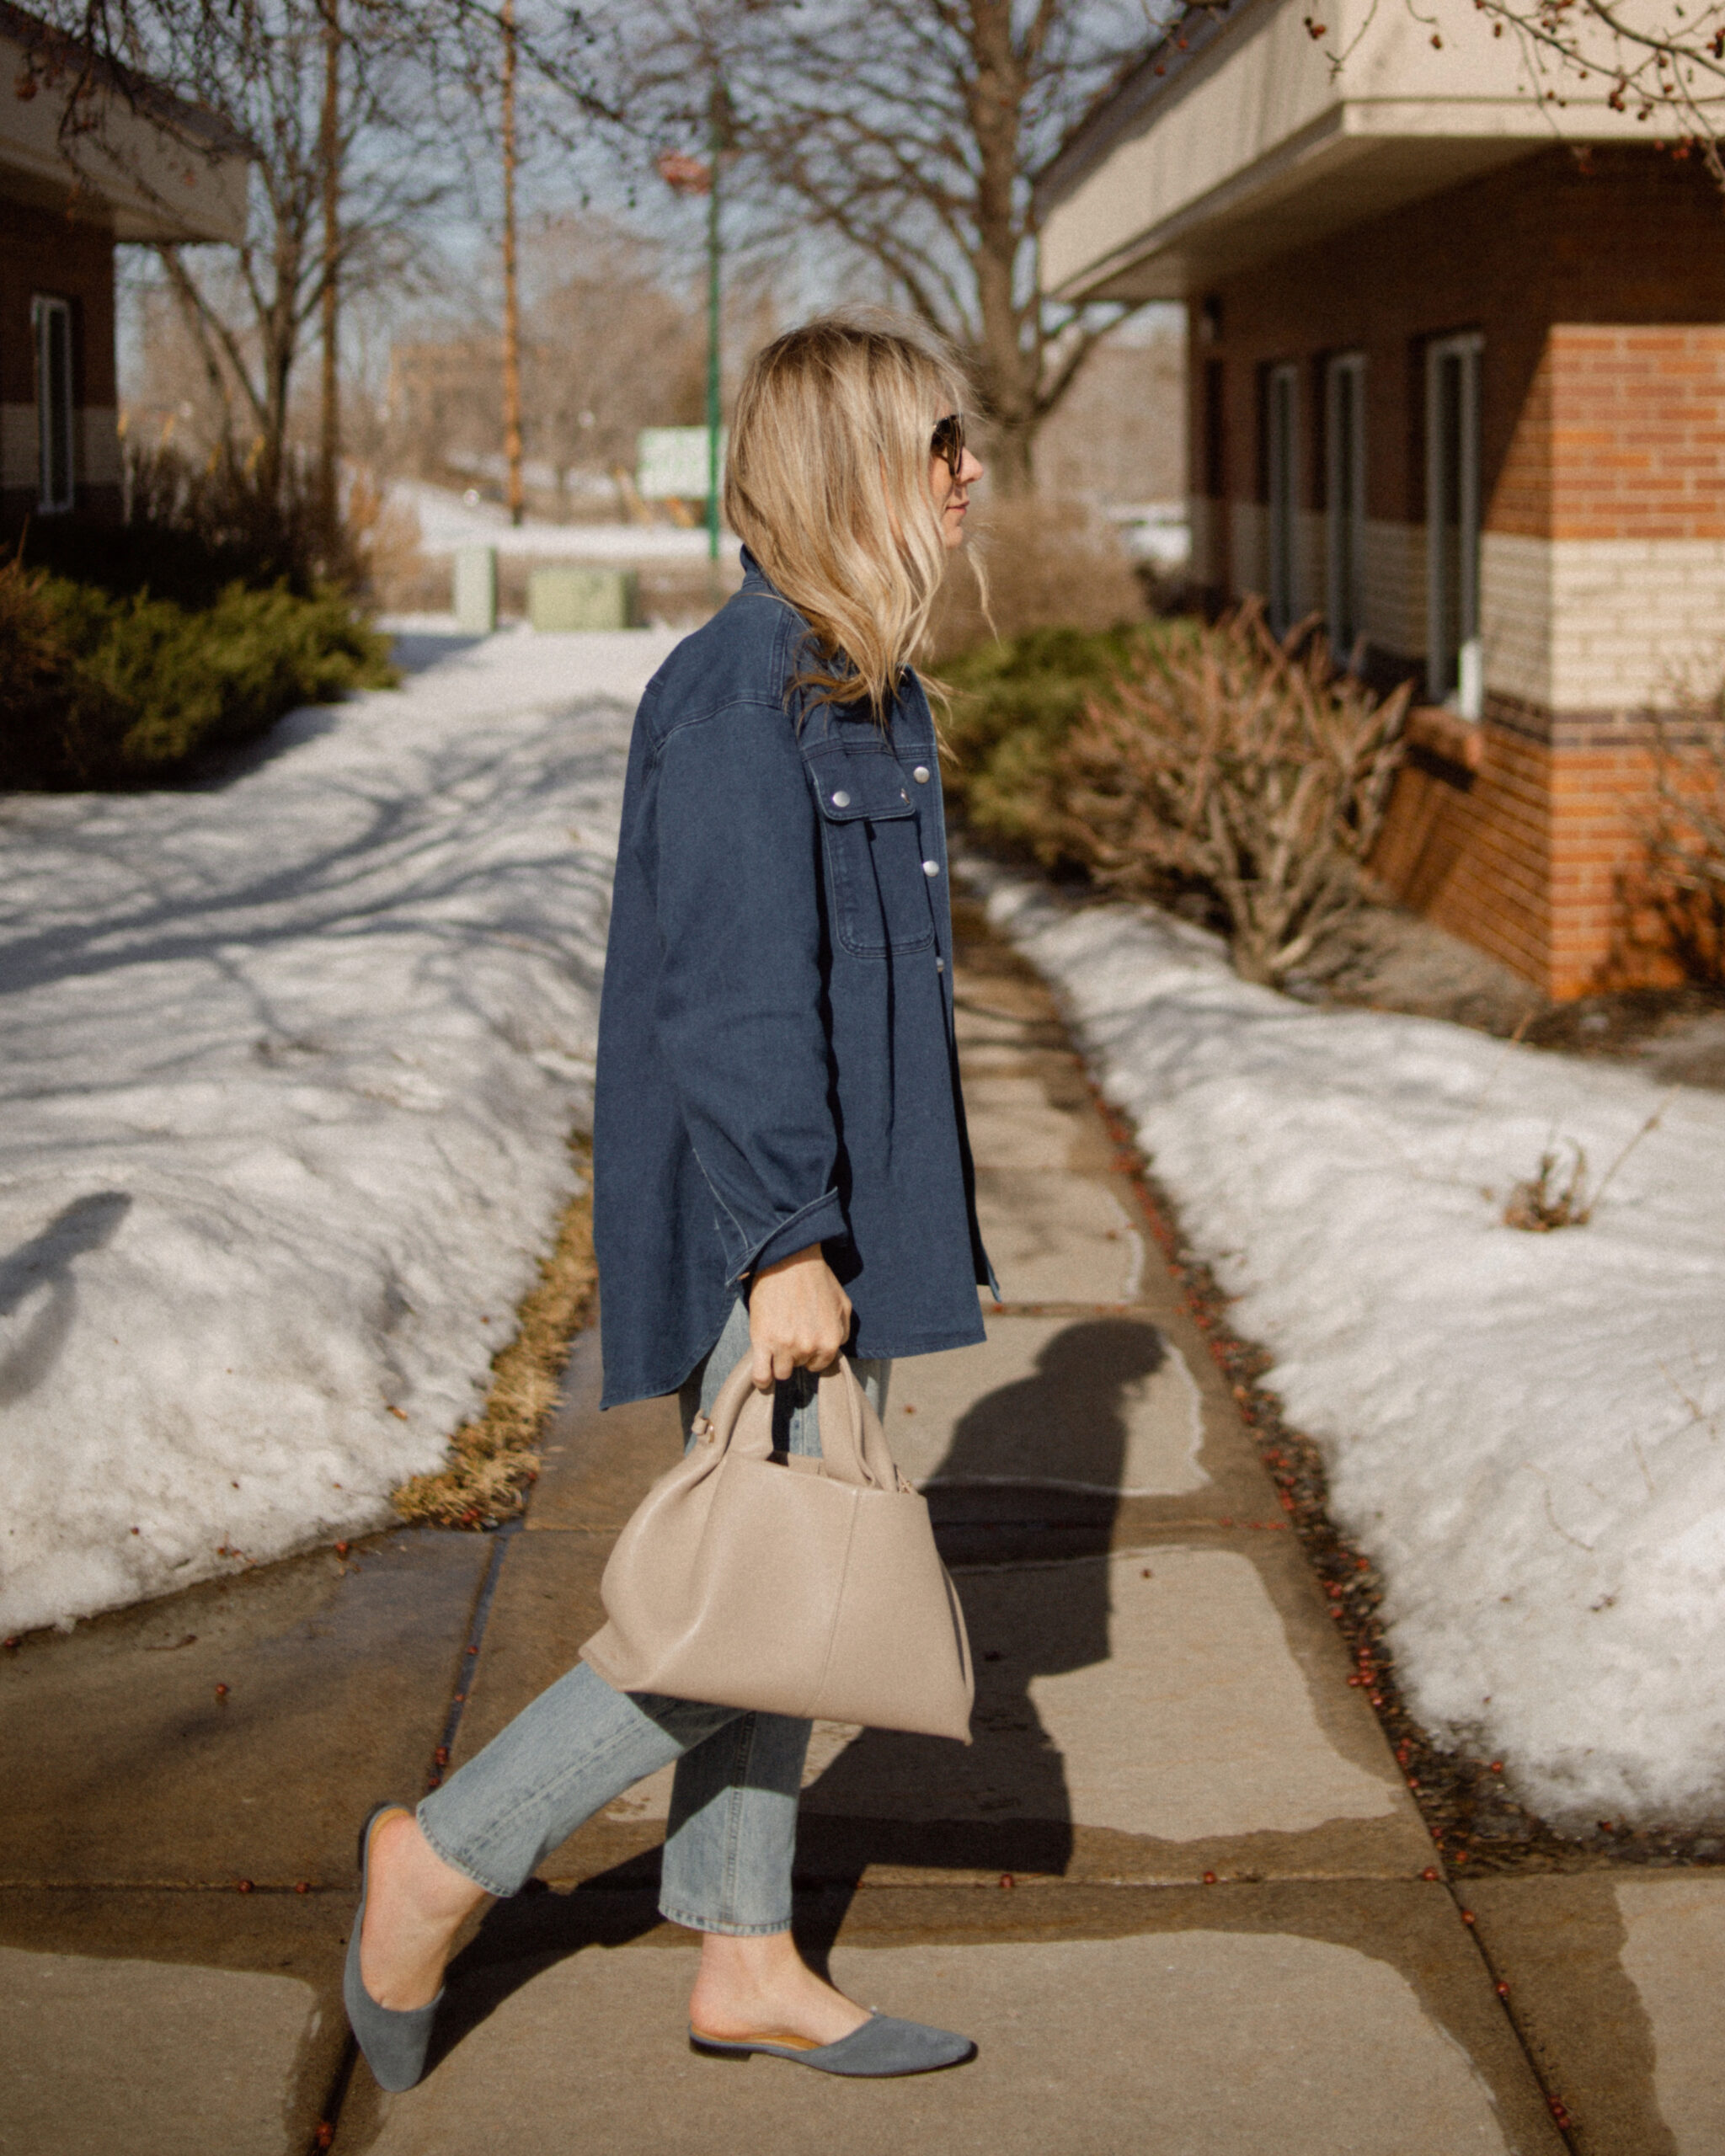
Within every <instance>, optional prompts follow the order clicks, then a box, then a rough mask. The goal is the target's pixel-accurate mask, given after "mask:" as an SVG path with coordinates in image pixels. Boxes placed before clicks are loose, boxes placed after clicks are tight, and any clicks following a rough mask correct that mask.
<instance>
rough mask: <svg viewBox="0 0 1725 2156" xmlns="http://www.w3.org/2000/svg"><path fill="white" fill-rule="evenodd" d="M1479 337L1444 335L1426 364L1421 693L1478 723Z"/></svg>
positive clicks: (1481, 686) (1481, 679) (1428, 354)
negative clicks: (1423, 686) (1423, 681)
mask: <svg viewBox="0 0 1725 2156" xmlns="http://www.w3.org/2000/svg"><path fill="white" fill-rule="evenodd" d="M1480 349H1481V339H1479V338H1477V337H1445V338H1444V339H1442V340H1441V341H1440V342H1439V343H1437V344H1431V345H1429V346H1428V347H1427V350H1426V362H1425V458H1426V464H1425V486H1426V511H1425V514H1426V654H1427V657H1426V691H1427V694H1428V695H1429V696H1430V697H1431V699H1432V702H1434V703H1441V704H1446V705H1448V707H1450V710H1451V711H1453V712H1456V713H1457V714H1458V716H1459V717H1461V718H1478V717H1479V714H1480V705H1481V702H1482V696H1483V692H1484V687H1485V682H1484V675H1483V671H1482V665H1481V659H1480V641H1479V520H1480V508H1479V361H1480Z"/></svg>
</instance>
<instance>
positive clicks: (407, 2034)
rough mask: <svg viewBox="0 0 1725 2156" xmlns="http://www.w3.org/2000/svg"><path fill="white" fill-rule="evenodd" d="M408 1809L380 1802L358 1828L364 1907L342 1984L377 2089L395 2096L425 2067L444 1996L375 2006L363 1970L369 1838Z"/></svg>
mask: <svg viewBox="0 0 1725 2156" xmlns="http://www.w3.org/2000/svg"><path fill="white" fill-rule="evenodd" d="M407 1808H408V1807H407V1806H406V1805H404V1804H380V1805H378V1806H377V1808H376V1809H375V1810H374V1811H373V1812H372V1813H371V1817H370V1818H369V1819H367V1820H366V1823H365V1825H364V1826H363V1827H362V1828H360V1906H359V1908H358V1909H357V1910H356V1911H355V1913H354V1928H353V1931H352V1934H351V1935H350V1938H349V1940H348V1942H347V1967H346V1970H345V1971H344V1974H343V1977H342V1983H341V1996H342V2001H343V2004H344V2005H345V2006H346V2008H347V2018H348V2020H349V2022H350V2025H351V2026H352V2029H353V2032H354V2036H355V2040H356V2041H357V2042H358V2044H359V2047H360V2050H361V2051H362V2052H364V2053H365V2054H366V2065H367V2066H369V2067H370V2068H371V2071H372V2073H373V2074H374V2075H376V2077H377V2085H378V2087H379V2088H380V2089H388V2090H389V2091H390V2092H391V2094H392V2095H399V2094H400V2093H401V2091H402V2090H403V2089H411V2088H412V2087H413V2086H414V2084H415V2083H416V2082H417V2081H418V2080H419V2078H420V2076H421V2075H422V2074H423V2073H425V2053H426V2052H427V2051H428V2050H430V2045H431V2025H432V2023H433V2022H434V2021H435V2020H436V2019H437V2009H438V2007H439V2006H440V2005H441V2004H442V2000H443V1993H442V1992H441V1991H440V1992H439V1993H438V1994H437V1996H436V1998H435V1999H433V2000H432V2001H431V2003H430V2005H429V2006H411V2007H409V2008H408V2009H406V2011H405V2012H402V2013H398V2012H397V2011H396V2009H394V2008H393V2007H389V2006H380V2005H379V2004H377V2000H376V1999H373V1998H372V1996H371V1993H370V1992H368V1991H367V1990H366V1984H365V1979H364V1977H362V1976H361V1975H360V1934H361V1933H362V1932H363V1931H364V1929H365V1928H366V1896H367V1894H368V1892H370V1889H371V1836H372V1834H373V1833H375V1832H376V1830H377V1822H378V1821H379V1820H380V1819H384V1818H387V1817H388V1815H389V1814H390V1813H391V1812H406V1811H407Z"/></svg>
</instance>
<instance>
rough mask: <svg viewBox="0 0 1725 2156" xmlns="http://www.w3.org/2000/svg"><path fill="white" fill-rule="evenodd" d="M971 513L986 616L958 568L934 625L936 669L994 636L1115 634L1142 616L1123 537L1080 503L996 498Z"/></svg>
mask: <svg viewBox="0 0 1725 2156" xmlns="http://www.w3.org/2000/svg"><path fill="white" fill-rule="evenodd" d="M971 514H972V515H973V516H975V517H976V518H977V519H978V520H979V521H978V524H977V528H976V531H975V535H974V536H973V538H972V540H971V542H970V543H971V544H972V545H973V546H974V547H975V548H976V551H977V553H978V555H979V557H980V560H981V562H982V564H983V570H984V574H985V577H986V579H987V585H988V604H987V607H986V610H985V609H984V606H983V603H982V597H981V594H980V590H979V589H978V586H977V582H976V579H975V578H974V577H971V576H968V575H967V574H965V569H964V563H963V562H962V561H961V562H958V563H954V564H953V570H952V573H951V574H949V575H948V578H947V580H946V583H945V584H944V586H943V589H942V591H941V595H940V598H939V600H938V601H937V606H936V611H935V615H934V618H933V620H932V622H931V624H930V627H929V646H930V649H931V651H932V654H933V655H934V658H935V660H936V663H937V664H938V663H939V661H940V660H941V659H945V658H948V657H949V656H950V655H951V654H953V653H955V652H961V651H969V650H972V649H974V648H975V646H976V645H978V644H980V643H984V642H985V640H986V639H987V638H991V637H996V636H998V637H1001V638H1006V639H1007V640H1008V641H1010V640H1011V639H1012V638H1014V637H1021V636H1023V635H1025V634H1026V633H1027V632H1028V631H1030V630H1032V629H1049V628H1062V629H1111V628H1113V627H1114V626H1115V625H1116V623H1118V622H1136V621H1140V620H1141V619H1142V618H1143V616H1144V613H1145V603H1144V592H1143V588H1142V587H1141V585H1140V584H1139V581H1138V579H1137V578H1136V577H1135V575H1134V574H1133V573H1132V564H1131V563H1130V562H1129V561H1128V560H1127V558H1126V554H1125V551H1124V548H1123V547H1121V545H1120V542H1119V536H1118V535H1117V534H1116V533H1115V532H1114V530H1113V529H1112V527H1111V526H1108V525H1106V524H1104V523H1103V522H1102V520H1100V519H1099V518H1097V517H1096V516H1094V515H1092V513H1091V512H1090V511H1089V510H1087V509H1086V508H1085V507H1084V505H1083V504H1081V503H1079V502H1064V501H1059V500H1049V499H1046V498H1043V497H1033V498H1032V499H1029V500H1025V501H1001V500H999V499H995V500H992V501H991V502H989V503H988V504H987V505H986V506H985V507H984V506H983V505H982V504H978V506H977V508H976V509H975V510H973V511H972V512H971Z"/></svg>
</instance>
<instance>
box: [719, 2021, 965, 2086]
mask: <svg viewBox="0 0 1725 2156" xmlns="http://www.w3.org/2000/svg"><path fill="white" fill-rule="evenodd" d="M689 2041H690V2043H691V2044H692V2045H693V2047H694V2048H695V2049H696V2050H697V2051H698V2052H708V2053H710V2054H711V2055H712V2056H713V2057H716V2058H746V2057H749V2055H750V2053H751V2052H765V2053H766V2055H767V2057H771V2058H788V2059H790V2060H792V2061H793V2062H794V2063H796V2064H797V2065H798V2066H812V2067H813V2068H814V2070H815V2072H816V2073H848V2074H854V2075H856V2076H857V2077H859V2078H866V2079H871V2080H886V2079H889V2078H891V2077H893V2076H895V2075H898V2074H903V2073H939V2072H940V2070H941V2069H942V2068H943V2067H948V2066H963V2065H964V2063H965V2061H966V2060H967V2059H972V2058H975V2056H976V2047H975V2044H973V2043H972V2042H971V2041H970V2039H969V2037H968V2036H954V2035H953V2032H952V2031H951V2030H950V2029H932V2028H930V2027H929V2025H928V2024H927V2022H926V2021H900V2020H898V2019H897V2017H896V2016H895V2015H890V2014H875V2015H870V2017H869V2018H868V2020H866V2021H865V2022H864V2023H863V2025H862V2027H861V2028H860V2029H853V2030H852V2031H851V2033H850V2035H849V2036H841V2037H840V2039H839V2041H837V2043H836V2044H809V2045H804V2044H799V2043H796V2042H790V2043H787V2042H786V2041H784V2040H783V2039H782V2037H772V2036H744V2037H740V2038H735V2039H731V2038H727V2037H724V2036H702V2033H701V2031H699V2030H698V2029H697V2028H696V2027H694V2026H693V2025H691V2026H690V2029H689Z"/></svg>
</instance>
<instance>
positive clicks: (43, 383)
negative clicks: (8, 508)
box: [30, 298, 72, 513]
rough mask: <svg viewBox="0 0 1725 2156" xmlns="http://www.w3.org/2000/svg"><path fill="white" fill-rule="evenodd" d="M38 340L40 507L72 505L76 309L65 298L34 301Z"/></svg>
mask: <svg viewBox="0 0 1725 2156" xmlns="http://www.w3.org/2000/svg"><path fill="white" fill-rule="evenodd" d="M30 326H31V328H33V329H34V330H35V340H36V443H37V475H38V476H37V486H36V506H37V508H38V509H39V510H42V511H44V512H45V513H52V512H53V511H54V510H64V509H70V508H71V507H72V309H71V307H69V306H68V305H67V302H65V301H64V300H51V299H42V298H37V299H34V300H32V301H31V302H30Z"/></svg>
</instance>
